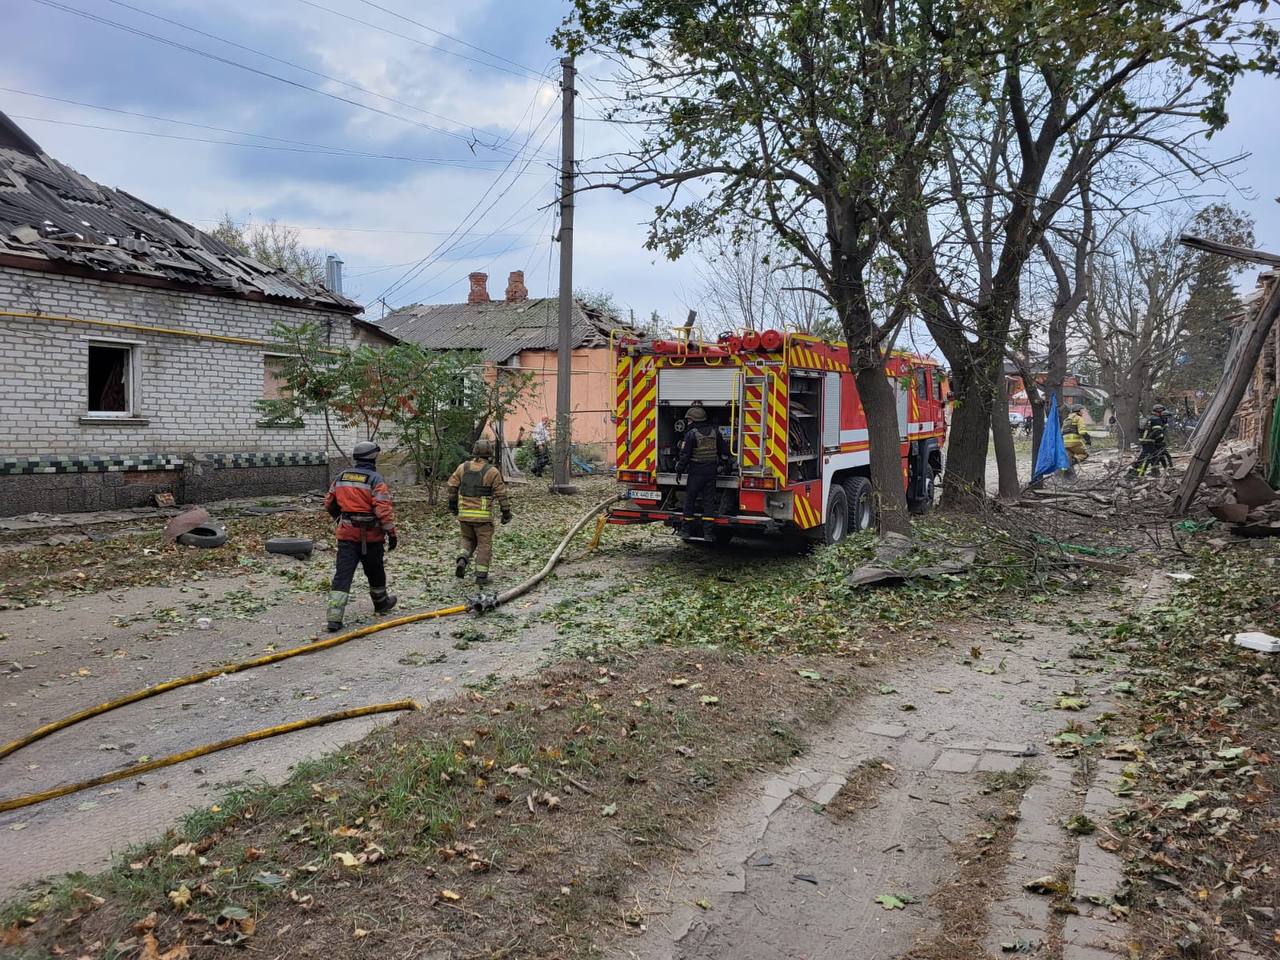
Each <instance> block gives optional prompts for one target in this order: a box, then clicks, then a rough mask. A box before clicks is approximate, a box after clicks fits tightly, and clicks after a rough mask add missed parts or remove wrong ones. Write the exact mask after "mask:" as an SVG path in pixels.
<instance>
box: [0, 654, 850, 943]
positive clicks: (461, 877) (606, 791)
mask: <svg viewBox="0 0 1280 960" xmlns="http://www.w3.org/2000/svg"><path fill="white" fill-rule="evenodd" d="M821 666H822V674H821V675H822V676H824V677H826V678H827V679H823V680H814V679H812V678H813V676H815V675H817V674H816V672H815V671H812V670H808V669H805V670H804V671H803V672H804V674H805V676H802V675H801V671H799V670H798V669H797V664H796V663H795V662H794V661H792V662H789V663H788V662H776V661H769V660H765V659H763V658H754V657H746V656H742V655H740V654H722V653H717V652H713V651H708V650H705V649H703V650H689V651H680V652H676V651H672V650H670V649H655V650H649V651H647V652H645V653H644V654H643V655H641V656H639V657H637V658H633V659H626V660H618V661H615V662H610V663H603V662H584V661H578V662H574V663H570V664H566V665H564V666H560V667H556V668H553V669H550V670H548V671H546V672H544V673H543V674H541V675H540V676H536V677H531V678H527V679H523V680H520V681H516V682H513V683H511V684H509V685H507V686H505V687H502V688H499V689H497V690H495V691H493V692H491V693H487V694H486V693H482V692H480V691H478V690H473V691H471V692H469V693H468V694H466V695H464V696H462V697H458V698H455V699H453V700H450V701H444V702H442V703H439V704H437V705H433V706H430V707H428V708H427V709H426V710H424V711H423V712H422V713H421V714H417V715H413V716H411V717H408V718H406V719H405V720H403V721H401V722H399V723H396V724H394V725H392V726H390V727H388V728H386V729H384V730H382V731H379V732H378V733H376V734H374V735H372V736H371V737H369V738H368V739H367V740H365V741H364V742H362V743H360V744H357V745H354V746H353V747H351V748H349V749H346V750H343V751H341V752H339V753H338V754H335V755H333V756H331V757H328V758H325V759H322V760H319V761H315V762H312V763H308V764H305V765H302V766H300V768H299V769H298V770H297V771H296V773H295V775H294V776H293V777H292V778H291V779H290V780H289V781H288V782H287V783H285V784H284V785H282V786H280V787H275V788H272V787H262V788H259V789H255V790H249V791H244V792H239V793H234V794H232V795H230V796H228V797H227V798H226V799H225V800H223V801H222V802H220V803H219V804H217V805H214V806H213V807H210V808H208V809H207V810H202V811H197V812H196V813H194V814H192V815H191V816H190V817H189V818H188V819H187V821H186V822H185V823H184V825H183V826H182V827H181V828H180V829H179V830H177V831H171V832H170V833H169V834H167V835H166V836H165V837H164V839H163V840H161V841H159V842H157V843H154V844H152V845H151V846H150V847H149V848H147V849H145V850H139V851H134V852H132V853H130V854H128V855H126V857H125V858H124V859H122V860H121V861H120V862H119V863H117V864H116V865H115V866H114V867H113V868H112V869H111V870H109V871H107V872H105V873H103V874H100V875H98V876H94V877H84V876H79V877H72V878H67V879H66V880H64V881H60V882H58V883H55V884H54V885H52V886H50V887H47V888H44V889H40V890H36V891H33V893H32V895H30V896H27V897H24V898H21V899H19V900H18V901H15V902H13V903H11V904H10V905H9V906H8V907H6V908H5V911H4V915H3V918H2V922H3V924H4V926H3V933H0V942H3V943H4V944H5V946H6V949H13V950H15V951H17V952H18V955H22V952H23V951H26V952H27V953H30V954H32V955H38V956H45V955H68V956H76V957H91V958H95V960H97V958H102V957H107V956H120V955H126V954H127V953H128V952H130V951H132V950H135V949H140V950H141V951H142V955H143V956H157V957H169V958H170V960H179V958H183V957H186V956H187V955H188V952H189V951H190V950H191V949H192V948H195V947H197V946H199V948H200V949H199V953H200V955H201V956H205V957H214V956H222V955H226V956H232V955H238V954H239V953H240V950H239V948H240V947H243V946H250V947H254V948H256V949H258V950H259V951H266V952H268V953H270V954H272V955H277V954H283V955H288V956H294V957H331V956H334V955H335V954H336V953H342V952H344V951H345V948H346V947H347V946H348V945H351V946H356V945H359V947H360V948H361V949H364V950H368V951H370V955H372V956H404V955H413V956H424V957H444V956H462V955H465V956H507V955H510V956H515V955H519V956H521V957H552V956H555V957H568V956H573V955H580V954H583V953H585V952H586V950H588V949H589V946H590V943H591V942H592V941H593V940H596V939H598V938H600V937H602V936H604V935H606V934H607V933H608V932H609V930H610V928H616V927H618V926H625V925H626V924H627V923H629V922H632V921H631V920H629V919H628V915H627V913H626V909H625V906H624V905H623V904H622V903H621V902H620V900H619V893H620V891H621V890H623V888H624V886H625V881H626V878H627V877H628V875H629V874H630V873H631V872H632V871H635V870H638V869H640V868H641V867H642V866H643V865H645V864H646V862H649V863H651V862H653V861H654V860H655V859H656V858H663V857H667V856H670V855H672V854H673V853H674V852H675V851H676V850H677V848H678V847H679V846H680V844H679V841H678V840H677V839H676V837H677V835H678V834H679V833H680V832H681V831H682V830H684V829H686V828H687V827H688V825H689V824H690V823H691V822H694V821H696V820H697V819H698V818H699V817H700V816H701V815H702V814H703V813H704V812H705V811H707V810H708V809H709V808H710V807H712V806H713V804H714V803H715V802H716V801H717V800H718V799H720V798H722V797H723V795H725V794H726V793H727V792H728V791H729V790H730V789H732V787H733V785H734V784H735V782H737V781H738V780H739V779H740V778H742V777H743V776H744V775H746V774H747V773H749V772H751V771H755V770H757V769H760V768H761V767H764V766H769V765H774V764H781V763H785V762H786V761H788V760H789V759H790V758H791V757H792V756H794V755H795V754H797V753H798V752H800V749H801V748H800V744H801V739H800V733H801V731H803V730H804V729H805V727H806V726H807V725H809V724H811V723H820V722H823V721H825V720H826V719H828V718H829V716H830V715H831V714H832V713H833V712H834V711H835V709H836V708H837V706H838V704H839V703H840V701H841V699H842V698H843V697H845V696H847V695H848V693H849V691H850V688H849V686H848V681H847V678H844V677H842V676H841V674H840V672H839V670H838V669H837V670H834V671H833V670H832V669H831V665H830V664H822V665H821ZM833 678H836V679H833ZM748 690H749V691H750V693H749V695H748V694H747V691H748ZM515 944H519V948H518V951H517V952H516V953H511V952H510V951H511V950H512V949H513V945H515ZM148 951H150V952H148ZM504 951H506V952H504Z"/></svg>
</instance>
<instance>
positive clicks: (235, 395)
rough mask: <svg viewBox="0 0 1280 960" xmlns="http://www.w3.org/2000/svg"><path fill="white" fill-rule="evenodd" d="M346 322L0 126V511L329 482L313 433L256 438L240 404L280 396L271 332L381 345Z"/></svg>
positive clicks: (376, 335)
mask: <svg viewBox="0 0 1280 960" xmlns="http://www.w3.org/2000/svg"><path fill="white" fill-rule="evenodd" d="M360 309H361V308H360V306H359V304H356V303H353V302H352V301H351V300H348V299H347V298H346V297H344V296H342V295H341V294H340V293H335V292H331V291H330V290H327V289H325V288H324V287H322V286H319V285H316V284H310V283H304V282H302V281H300V280H298V279H296V278H294V277H292V276H290V275H289V274H287V273H285V272H284V271H282V270H278V269H275V268H272V267H268V266H265V265H264V264H261V263H259V262H257V261H256V260H253V259H251V258H249V257H245V256H241V255H240V254H238V253H236V252H235V251H234V250H232V249H231V248H229V247H227V246H226V245H225V244H223V243H220V242H219V241H217V240H215V239H213V238H212V237H209V236H207V235H205V234H203V233H201V232H200V231H199V230H197V229H195V228H194V227H192V226H191V225H190V224H188V223H184V222H183V221H181V220H178V219H177V218H176V217H173V216H171V215H169V214H168V213H166V212H165V211H164V210H161V209H159V208H157V207H153V206H151V205H150V204H148V203H146V202H145V201H143V200H140V199H138V198H137V197H134V196H132V195H130V194H128V193H125V192H124V191H122V190H114V189H111V188H108V187H104V186H102V185H101V184H98V183H95V182H93V181H92V180H90V179H89V178H88V177H85V176H83V175H82V174H80V173H77V172H76V171H75V170H73V169H71V168H70V167H68V166H65V165H64V164H62V163H59V162H58V161H57V160H54V159H53V158H52V157H50V156H49V155H48V154H46V153H45V152H44V151H43V150H42V149H41V148H40V146H39V145H38V144H37V143H36V142H35V141H34V140H32V139H31V138H30V137H29V136H27V134H26V133H24V132H23V131H22V130H21V129H20V128H19V127H18V126H17V125H16V124H14V123H13V122H12V121H11V120H10V119H9V118H8V117H6V116H4V115H3V114H0V328H2V329H3V331H4V343H5V351H4V355H3V358H0V384H2V385H3V391H4V392H3V396H4V399H3V401H2V402H3V417H0V514H4V515H13V514H19V513H26V512H29V511H46V512H64V511H78V510H91V509H102V508H119V507H126V506H135V505H140V504H145V503H148V502H150V501H151V499H152V496H153V495H154V494H156V493H160V492H169V493H173V494H174V495H175V496H176V498H177V499H178V500H179V501H180V502H196V501H207V500H213V499H219V498H225V497H235V496H256V495H261V494H269V493H281V492H294V491H301V490H307V489H311V488H318V487H324V486H326V485H327V483H328V477H329V461H330V459H331V458H337V457H338V456H339V450H337V449H335V448H334V446H333V444H332V442H331V439H330V437H329V435H328V431H327V430H326V429H325V427H324V424H323V423H322V422H320V421H318V420H311V421H307V422H302V423H299V424H298V425H297V426H294V427H266V426H263V425H262V423H261V422H260V417H261V414H260V413H259V411H258V409H257V408H256V406H255V403H254V401H256V400H259V399H261V398H263V397H266V396H272V395H274V393H275V392H276V391H278V390H279V388H280V384H279V377H278V375H277V371H278V365H279V362H280V359H279V358H280V350H279V348H278V347H273V345H272V343H271V342H270V340H269V336H270V334H269V331H270V329H271V325H272V323H273V322H274V321H276V320H285V321H287V322H289V323H291V324H296V323H301V322H302V321H304V320H310V321H314V322H317V323H319V324H321V325H322V326H323V327H324V329H325V331H326V335H327V336H328V337H330V338H331V341H332V343H333V345H334V346H335V347H342V346H347V345H348V344H352V343H354V342H357V341H361V340H364V341H367V342H373V343H386V342H389V340H390V338H388V337H387V336H386V335H385V334H383V333H382V332H381V331H379V330H378V328H377V327H375V326H373V325H372V324H368V323H365V322H364V321H362V320H360V319H358V318H357V317H356V316H355V315H356V314H357V313H359V312H360ZM335 439H336V441H337V444H338V445H339V446H349V444H350V443H351V442H353V441H354V436H353V435H350V434H348V433H346V432H344V431H339V432H338V433H337V435H336V437H335Z"/></svg>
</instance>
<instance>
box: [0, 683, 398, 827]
mask: <svg viewBox="0 0 1280 960" xmlns="http://www.w3.org/2000/svg"><path fill="white" fill-rule="evenodd" d="M421 709H422V707H420V706H419V705H418V702H417V701H416V700H396V701H394V702H392V703H375V704H373V705H372V706H367V707H352V708H351V709H350V710H339V711H338V712H337V713H326V714H323V715H322V716H319V717H310V718H309V719H306V720H294V721H292V722H291V723H282V724H279V725H278V726H274V727H264V728H263V729H261V730H254V731H253V732H252V733H242V734H240V735H239V736H238V737H231V738H230V739H227V740H219V741H218V742H217V743H209V744H206V745H205V746H203V747H195V748H194V749H191V750H184V751H183V752H182V753H172V754H170V755H169V756H167V757H160V758H159V759H156V760H148V761H146V762H145V763H139V764H135V765H134V766H132V767H128V768H126V769H124V770H115V771H112V772H111V773H104V774H103V775H102V776H100V777H94V778H93V779H92V780H82V781H81V782H79V783H67V784H63V785H62V786H61V787H54V788H53V789H52V790H45V791H43V792H41V793H29V794H27V795H26V796H22V797H14V798H13V799H11V800H0V813H7V812H8V811H10V810H19V809H21V808H22V807H29V806H31V805H32V804H34V803H43V802H44V801H46V800H55V799H57V798H58V797H65V796H66V795H67V794H69V793H77V792H79V791H81V790H89V789H92V788H93V787H101V786H102V785H104V784H107V783H115V782H116V781H117V780H125V779H127V778H129V777H136V776H138V775H139V774H142V773H149V772H150V771H152V770H159V769H160V768H161V767H167V766H170V765H172V764H175V763H181V762H182V761H184V760H194V759H196V757H204V756H208V755H209V754H211V753H217V752H218V751H219V750H229V749H230V748H231V747H239V746H242V745H243V744H246V743H253V742H254V741H255V740H266V739H268V738H270V737H278V736H280V735H281V734H284V733H293V732H294V731H295V730H306V729H308V728H309V727H319V726H323V725H324V724H326V723H337V722H338V721H339V720H354V719H355V718H356V717H369V716H373V715H374V714H376V713H393V712H395V711H398V710H421Z"/></svg>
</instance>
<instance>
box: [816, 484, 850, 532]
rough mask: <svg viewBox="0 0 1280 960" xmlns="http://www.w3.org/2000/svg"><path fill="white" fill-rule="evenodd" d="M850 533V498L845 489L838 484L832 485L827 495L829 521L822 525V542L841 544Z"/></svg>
mask: <svg viewBox="0 0 1280 960" xmlns="http://www.w3.org/2000/svg"><path fill="white" fill-rule="evenodd" d="M848 532H849V498H848V496H846V494H845V492H844V487H843V486H842V485H840V484H838V483H833V484H832V485H831V492H830V493H828V494H827V519H826V522H825V523H823V525H822V542H823V543H839V542H840V541H841V540H843V539H844V538H845V534H847V533H848Z"/></svg>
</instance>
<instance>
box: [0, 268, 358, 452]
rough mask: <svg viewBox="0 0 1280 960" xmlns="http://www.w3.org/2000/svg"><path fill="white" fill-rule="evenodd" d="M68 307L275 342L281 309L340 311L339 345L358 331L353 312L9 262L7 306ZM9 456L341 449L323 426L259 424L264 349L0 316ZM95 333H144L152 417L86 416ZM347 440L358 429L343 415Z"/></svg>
mask: <svg viewBox="0 0 1280 960" xmlns="http://www.w3.org/2000/svg"><path fill="white" fill-rule="evenodd" d="M2 310H12V311H18V312H24V313H36V312H40V313H46V314H62V315H67V316H72V317H77V318H83V319H85V320H111V321H117V322H126V323H139V324H144V325H148V326H157V327H169V328H174V329H181V330H190V331H199V332H202V333H214V334H219V335H222V336H232V337H246V338H251V339H258V340H268V339H269V331H270V328H271V324H272V323H273V322H274V321H275V320H277V319H284V320H286V321H287V322H290V323H300V322H302V321H303V320H306V319H313V320H332V321H333V345H334V346H335V347H342V346H346V345H348V344H349V343H350V342H351V341H352V339H353V336H354V334H353V327H352V324H351V322H350V319H349V317H347V316H346V315H345V314H341V313H335V312H333V311H327V310H311V309H304V308H295V307H287V306H281V305H277V304H270V303H255V302H252V301H247V300H239V299H235V298H231V297H217V296H209V295H205V294H198V293H179V292H176V291H170V290H158V289H151V288H148V287H140V286H131V285H127V284H119V283H108V282H103V281H99V280H89V279H81V278H78V277H63V276H58V275H56V274H46V273H40V272H36V271H29V270H17V269H13V268H10V267H4V266H0V311H2ZM0 330H2V331H3V336H4V341H3V355H2V356H0V456H39V455H48V454H53V455H76V454H99V455H107V454H136V453H206V452H232V453H302V452H313V451H319V450H326V449H327V450H328V451H329V453H330V455H331V456H332V455H334V454H335V453H336V451H334V450H333V449H332V444H330V442H329V440H328V437H327V435H326V432H325V429H324V424H323V422H322V421H321V420H319V419H318V418H311V419H309V421H308V422H307V424H306V425H305V426H304V427H302V428H298V429H288V428H281V429H266V428H263V427H259V426H258V421H259V420H260V419H261V414H260V413H259V412H258V410H257V408H256V407H255V405H254V401H255V400H258V399H260V398H261V397H262V383H263V364H262V358H263V353H264V349H263V348H260V347H253V346H245V345H237V344H227V343H216V342H211V341H207V340H195V339H190V338H187V337H179V336H172V335H165V334H154V333H144V332H141V331H126V330H115V329H110V328H105V327H95V326H91V325H87V324H79V323H67V322H65V321H56V320H33V319H27V318H16V317H0ZM86 337H100V338H107V339H117V340H131V341H138V342H139V346H138V349H139V350H140V351H141V358H140V362H139V364H138V367H137V370H138V374H139V375H138V383H137V390H136V392H135V396H136V397H138V398H139V399H138V402H137V404H136V406H137V415H138V416H140V417H143V418H146V419H147V420H149V421H150V422H149V423H148V424H146V425H142V424H137V425H132V424H129V425H126V424H117V425H104V424H82V423H81V422H80V418H81V417H83V416H85V414H86V412H87V395H88V388H87V382H86V381H87V367H88V346H89V343H88V341H87V340H86V339H85V338H86ZM334 433H335V435H336V437H337V439H338V441H339V443H341V445H342V446H343V447H344V448H347V449H349V448H350V446H351V444H352V443H353V442H354V440H355V437H354V434H353V433H352V432H350V431H345V430H343V429H342V428H341V427H339V426H336V425H335V429H334Z"/></svg>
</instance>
